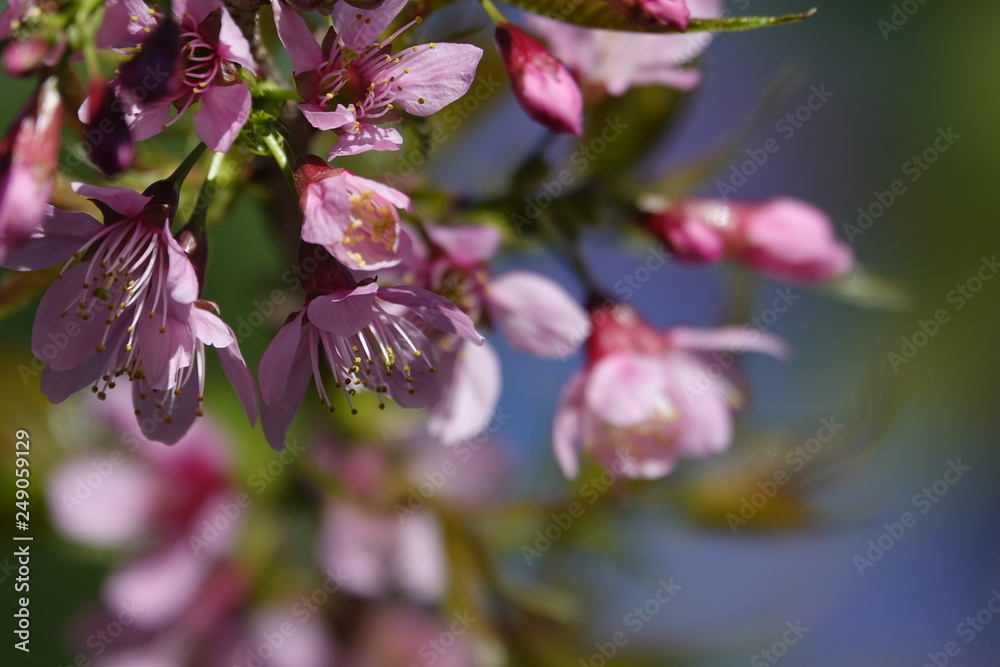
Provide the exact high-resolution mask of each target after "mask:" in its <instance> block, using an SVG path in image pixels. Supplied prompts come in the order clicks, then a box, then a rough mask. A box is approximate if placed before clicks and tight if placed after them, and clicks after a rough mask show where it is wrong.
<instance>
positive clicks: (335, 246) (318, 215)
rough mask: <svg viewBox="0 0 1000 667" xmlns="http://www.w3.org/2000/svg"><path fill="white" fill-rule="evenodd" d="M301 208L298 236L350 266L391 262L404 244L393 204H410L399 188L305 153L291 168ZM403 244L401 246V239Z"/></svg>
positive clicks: (396, 260)
mask: <svg viewBox="0 0 1000 667" xmlns="http://www.w3.org/2000/svg"><path fill="white" fill-rule="evenodd" d="M295 185H296V188H297V189H298V191H299V203H300V206H301V208H302V240H303V241H305V242H307V243H314V244H316V245H320V246H323V247H324V248H325V249H326V250H327V252H329V253H330V254H331V255H333V256H334V257H336V258H337V260H338V261H340V262H341V263H342V264H344V265H346V266H347V267H349V268H351V269H363V270H369V271H371V270H376V269H381V268H385V267H388V266H393V265H395V264H397V263H399V261H400V257H399V255H400V253H401V252H402V251H404V250H405V249H406V247H407V246H406V245H405V244H406V239H405V237H403V236H402V235H401V234H400V230H399V213H398V212H397V209H399V208H402V209H405V210H409V209H410V200H409V198H408V197H407V196H406V195H404V194H403V193H402V192H399V191H397V190H394V189H392V188H390V187H388V186H386V185H383V184H381V183H379V182H377V181H372V180H369V179H367V178H361V177H360V176H355V175H354V174H352V173H351V172H349V171H347V170H346V169H334V168H331V167H329V166H328V165H327V164H326V162H324V161H323V160H322V159H320V158H318V157H316V156H307V157H306V158H304V159H303V162H302V165H301V166H300V167H299V168H298V169H297V170H296V171H295ZM401 242H402V243H403V244H404V245H403V246H401V245H400V243H401Z"/></svg>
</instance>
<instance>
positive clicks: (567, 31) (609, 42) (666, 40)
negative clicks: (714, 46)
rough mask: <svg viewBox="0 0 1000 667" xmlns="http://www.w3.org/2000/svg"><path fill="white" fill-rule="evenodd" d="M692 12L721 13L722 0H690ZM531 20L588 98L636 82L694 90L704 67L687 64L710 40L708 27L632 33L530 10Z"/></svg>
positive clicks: (625, 88)
mask: <svg viewBox="0 0 1000 667" xmlns="http://www.w3.org/2000/svg"><path fill="white" fill-rule="evenodd" d="M687 5H688V7H689V8H690V10H691V15H692V16H697V17H699V18H709V17H715V16H720V15H721V13H722V3H721V1H720V0H688V2H687ZM525 22H526V24H527V26H528V27H529V28H530V29H531V30H532V31H533V32H535V33H536V34H538V35H540V36H541V37H542V38H543V39H544V40H545V42H546V43H547V44H548V46H549V48H550V49H551V50H552V53H553V54H555V56H556V57H557V58H559V59H560V60H561V61H562V62H564V63H566V66H567V67H568V68H569V69H570V71H572V72H573V74H574V76H575V77H576V78H577V80H578V81H579V83H580V87H581V88H582V89H583V90H584V92H585V94H586V96H587V98H588V99H590V97H591V96H592V95H593V96H596V95H598V94H603V93H605V92H606V93H607V94H610V95H615V96H620V95H624V94H625V93H626V92H628V90H629V89H630V88H632V87H633V86H645V85H650V84H658V85H663V86H670V87H672V88H678V89H680V90H689V89H691V88H694V87H695V86H697V85H698V84H699V83H700V82H701V72H700V71H698V70H697V69H694V68H691V67H688V66H687V65H688V63H690V62H691V61H693V60H694V59H695V58H697V57H698V55H700V54H701V52H702V51H704V50H705V48H706V47H707V46H708V44H709V43H710V42H711V40H712V37H711V35H710V34H709V33H707V32H700V33H692V34H689V35H665V34H649V33H630V32H620V31H614V30H599V29H591V28H581V27H579V26H574V25H570V24H568V23H563V22H561V21H554V20H552V19H548V18H544V17H541V16H537V15H529V16H528V17H527V19H526V20H525Z"/></svg>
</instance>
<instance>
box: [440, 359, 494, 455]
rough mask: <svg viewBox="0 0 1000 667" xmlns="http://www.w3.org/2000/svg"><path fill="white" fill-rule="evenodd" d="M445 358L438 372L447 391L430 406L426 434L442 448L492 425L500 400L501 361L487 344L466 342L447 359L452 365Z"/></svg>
mask: <svg viewBox="0 0 1000 667" xmlns="http://www.w3.org/2000/svg"><path fill="white" fill-rule="evenodd" d="M442 356H444V355H442V354H438V361H439V364H440V365H439V367H438V372H439V373H441V376H442V383H443V385H444V388H443V390H442V392H441V396H440V397H439V398H438V400H437V401H435V403H434V405H432V406H431V409H430V412H429V414H428V417H427V431H428V432H429V433H430V434H431V435H433V436H434V437H435V438H437V439H438V440H440V441H441V443H442V444H445V445H455V444H457V443H459V442H461V441H462V440H465V439H467V438H471V437H472V436H474V435H476V434H477V433H480V432H481V431H482V430H483V429H485V428H486V427H487V426H488V425H489V423H490V419H491V418H492V417H493V411H494V410H495V409H496V406H497V402H498V401H499V400H500V358H499V357H498V356H497V353H496V351H495V350H494V349H493V346H492V345H490V344H489V343H488V342H487V343H483V345H469V344H467V343H465V342H464V341H463V342H460V343H458V346H457V349H456V350H455V352H453V353H452V354H450V355H448V356H449V357H450V361H445V360H444V359H441V357H442ZM446 365H450V368H445V366H446Z"/></svg>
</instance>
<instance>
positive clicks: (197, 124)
mask: <svg viewBox="0 0 1000 667" xmlns="http://www.w3.org/2000/svg"><path fill="white" fill-rule="evenodd" d="M173 13H174V17H175V19H176V22H177V25H178V26H179V30H175V29H174V28H173V27H172V26H171V25H169V24H171V23H172V22H173V21H174V19H172V18H169V17H164V16H162V15H161V14H159V13H158V12H157V11H156V10H155V9H152V8H150V7H148V6H147V5H146V4H145V3H144V2H141V1H140V0H112V1H110V2H108V3H107V7H106V9H105V16H104V24H103V26H102V28H101V31H100V33H99V35H98V44H100V45H102V46H112V47H114V48H115V49H118V50H121V51H124V52H137V53H138V55H137V56H136V62H137V65H136V66H134V67H131V68H130V67H129V64H126V65H125V66H123V68H122V73H121V74H120V75H119V76H118V77H117V78H116V79H115V81H114V85H115V87H116V90H117V92H118V96H119V97H120V98H121V100H122V103H123V104H124V107H125V109H126V114H125V117H126V119H127V120H128V123H129V127H130V129H131V131H132V137H133V139H134V140H135V141H141V140H143V139H147V138H149V137H152V136H154V135H156V134H159V133H160V131H162V130H163V129H164V128H165V127H167V126H168V125H170V124H171V123H173V122H174V121H175V120H177V118H180V117H181V116H182V115H183V114H184V112H185V111H187V109H188V108H190V107H191V106H193V105H194V104H196V103H198V102H200V103H201V108H200V109H199V110H198V111H197V112H196V113H195V115H194V128H195V131H196V132H197V134H198V137H199V138H200V139H201V140H202V141H203V142H204V143H205V144H206V145H207V146H208V147H209V148H210V149H212V150H213V151H219V152H225V151H227V150H229V148H230V147H231V146H232V144H233V140H234V139H235V138H236V134H237V133H238V132H239V130H240V128H242V127H243V124H244V123H245V122H246V120H247V118H248V117H249V115H250V103H251V100H250V89H249V87H248V86H247V84H246V82H244V81H241V80H240V76H239V70H238V68H239V67H243V68H245V69H246V70H247V71H249V72H250V73H251V74H256V73H257V65H256V63H255V62H254V59H253V56H252V54H251V52H250V44H249V43H248V42H247V40H246V38H245V37H244V36H243V33H242V32H241V31H240V29H239V27H237V25H236V23H235V22H234V21H233V19H232V17H231V16H230V15H229V12H228V11H227V10H226V8H225V7H224V6H223V4H222V3H221V2H219V0H174V2H173ZM147 51H148V55H147V53H146V52H147ZM165 85H166V86H167V89H166V90H164V86H165ZM171 107H174V108H176V109H177V115H176V116H175V117H174V118H173V120H171V111H170V109H171ZM81 119H83V118H81Z"/></svg>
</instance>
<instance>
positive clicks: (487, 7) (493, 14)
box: [479, 0, 508, 25]
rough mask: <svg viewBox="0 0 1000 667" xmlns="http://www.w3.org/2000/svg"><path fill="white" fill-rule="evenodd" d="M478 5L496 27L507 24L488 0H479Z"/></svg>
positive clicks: (504, 18)
mask: <svg viewBox="0 0 1000 667" xmlns="http://www.w3.org/2000/svg"><path fill="white" fill-rule="evenodd" d="M479 4H481V5H482V6H483V9H484V10H486V13H487V14H488V15H489V17H490V18H491V19H493V22H494V23H496V24H497V25H503V24H504V23H508V21H507V19H506V17H504V15H503V14H501V13H500V10H499V9H497V7H496V5H494V4H493V3H492V2H490V0H479Z"/></svg>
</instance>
